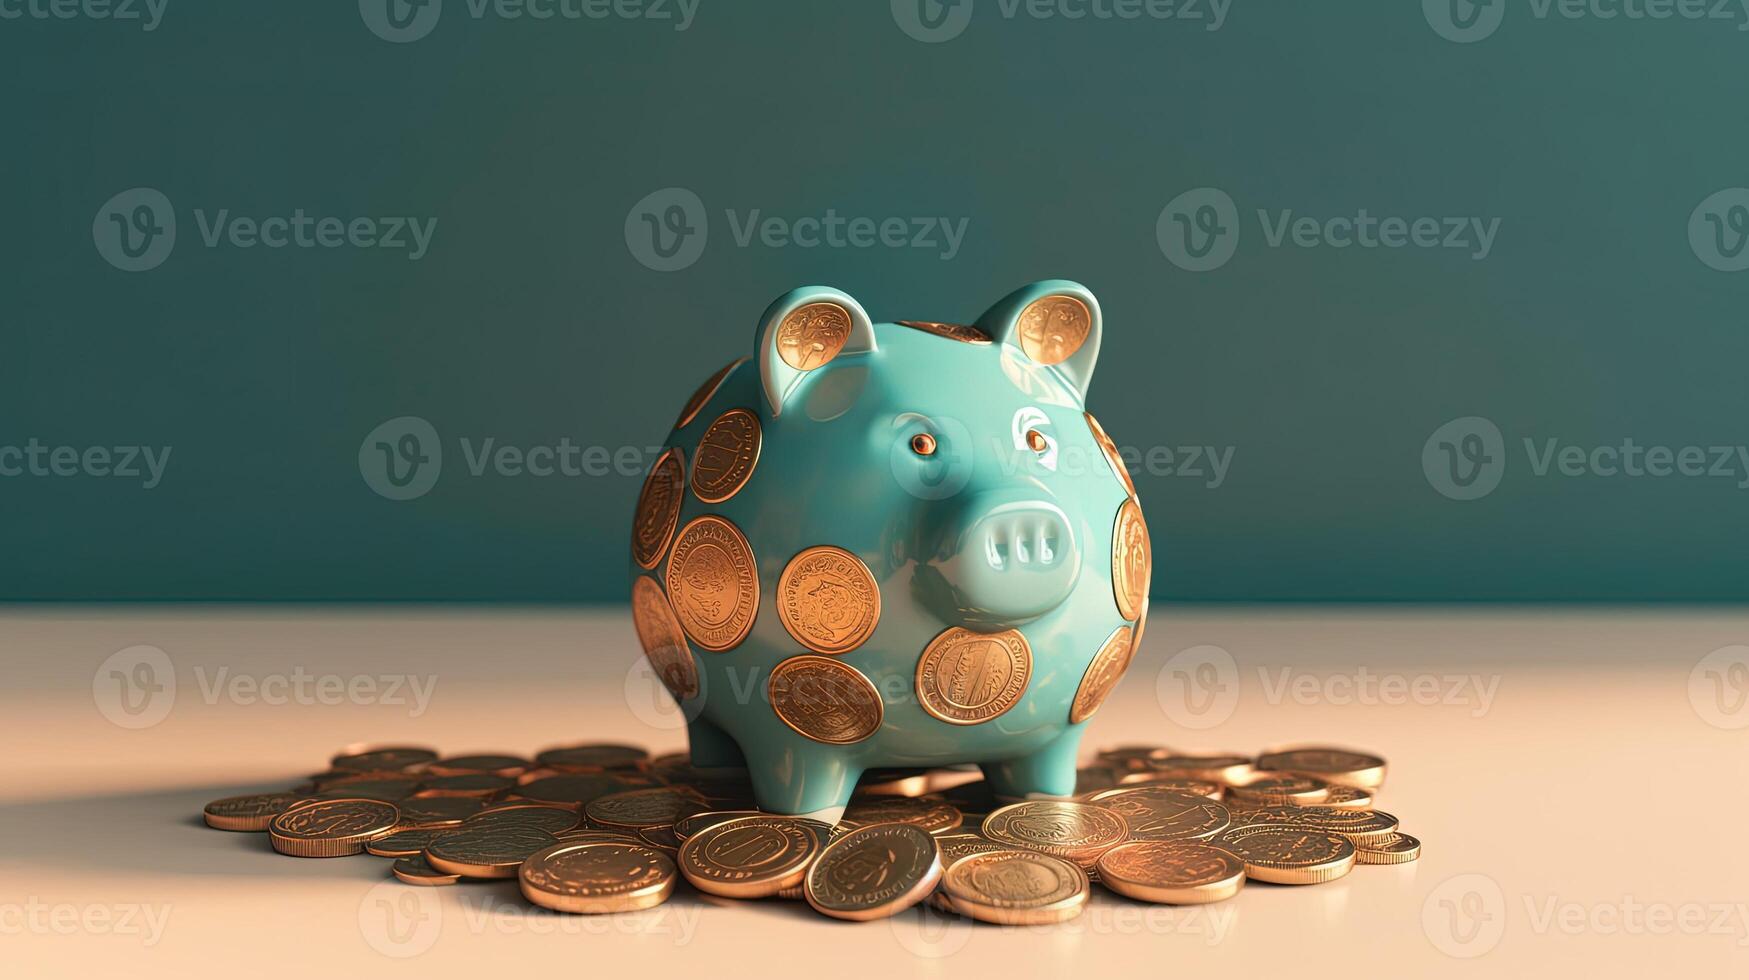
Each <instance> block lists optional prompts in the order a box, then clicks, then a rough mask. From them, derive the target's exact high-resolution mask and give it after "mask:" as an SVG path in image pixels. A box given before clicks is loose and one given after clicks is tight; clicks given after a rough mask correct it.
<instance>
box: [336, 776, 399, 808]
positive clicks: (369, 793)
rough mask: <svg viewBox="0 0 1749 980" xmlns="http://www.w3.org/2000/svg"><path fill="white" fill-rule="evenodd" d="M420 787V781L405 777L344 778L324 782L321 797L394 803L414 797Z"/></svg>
mask: <svg viewBox="0 0 1749 980" xmlns="http://www.w3.org/2000/svg"><path fill="white" fill-rule="evenodd" d="M419 785H420V784H419V780H418V779H415V778H412V777H405V776H379V775H358V776H342V777H340V778H338V779H331V780H327V781H326V782H324V783H323V784H322V793H321V795H324V796H327V797H328V798H329V799H342V798H344V799H353V800H381V801H382V802H384V803H393V802H395V801H396V800H404V799H406V798H407V797H409V796H412V795H413V794H414V792H416V791H417V790H418V789H419Z"/></svg>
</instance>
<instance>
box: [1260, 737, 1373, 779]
mask: <svg viewBox="0 0 1749 980" xmlns="http://www.w3.org/2000/svg"><path fill="white" fill-rule="evenodd" d="M1257 768H1259V769H1269V770H1274V771H1277V772H1286V773H1293V774H1294V775H1298V776H1311V777H1313V778H1315V779H1319V780H1322V781H1323V782H1326V783H1334V784H1337V785H1340V786H1354V787H1356V788H1359V789H1378V788H1379V787H1380V786H1382V785H1384V782H1385V760H1383V759H1381V758H1379V757H1378V756H1376V755H1369V754H1367V753H1365V752H1355V751H1353V750H1352V749H1338V748H1331V747H1329V746H1305V747H1301V748H1292V749H1282V750H1280V751H1276V752H1265V753H1263V754H1262V755H1260V756H1258V757H1257Z"/></svg>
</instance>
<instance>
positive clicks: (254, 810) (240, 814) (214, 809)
mask: <svg viewBox="0 0 1749 980" xmlns="http://www.w3.org/2000/svg"><path fill="white" fill-rule="evenodd" d="M301 799H303V797H301V796H299V795H297V794H296V793H252V794H250V795H248V796H227V797H225V798H224V799H222V800H214V801H212V802H211V803H208V804H207V805H206V808H205V809H204V810H202V811H201V816H202V817H204V818H205V819H206V825H207V826H208V827H212V828H213V829H215V830H256V831H259V830H266V829H267V825H268V824H270V823H272V822H273V818H274V817H277V816H279V815H280V814H281V813H284V812H285V810H286V809H287V808H288V807H290V806H291V805H292V804H293V803H296V802H298V801H299V800H301Z"/></svg>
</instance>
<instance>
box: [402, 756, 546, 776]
mask: <svg viewBox="0 0 1749 980" xmlns="http://www.w3.org/2000/svg"><path fill="white" fill-rule="evenodd" d="M528 765H529V764H528V760H527V759H523V758H519V757H517V756H514V755H489V754H487V755H458V756H452V757H450V758H447V759H438V760H437V761H436V762H433V763H431V764H430V765H428V766H426V767H425V771H426V772H428V773H430V774H431V775H433V776H467V775H472V774H475V773H486V774H487V775H491V776H509V777H511V778H512V779H514V778H516V777H517V776H520V775H522V773H523V771H524V770H526V769H527V768H528Z"/></svg>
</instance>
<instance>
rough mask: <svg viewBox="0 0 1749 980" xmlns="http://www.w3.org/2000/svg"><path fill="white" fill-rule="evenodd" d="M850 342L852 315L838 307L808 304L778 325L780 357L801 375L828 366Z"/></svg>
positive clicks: (791, 313)
mask: <svg viewBox="0 0 1749 980" xmlns="http://www.w3.org/2000/svg"><path fill="white" fill-rule="evenodd" d="M849 339H850V311H849V310H846V309H845V308H844V307H842V306H839V305H838V304H837V303H808V304H806V305H804V306H798V307H796V308H795V309H793V310H791V311H789V313H787V314H786V315H785V316H784V318H783V320H782V322H780V323H778V325H777V337H776V338H775V344H776V347H777V355H778V356H779V357H781V358H783V362H784V363H785V364H788V365H789V366H790V367H792V368H795V369H796V370H797V371H812V370H813V369H815V368H817V367H820V366H821V365H824V364H825V363H827V362H828V361H830V360H832V359H833V358H834V357H837V356H838V352H839V351H841V350H843V349H844V344H845V342H846V341H848V340H849Z"/></svg>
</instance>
